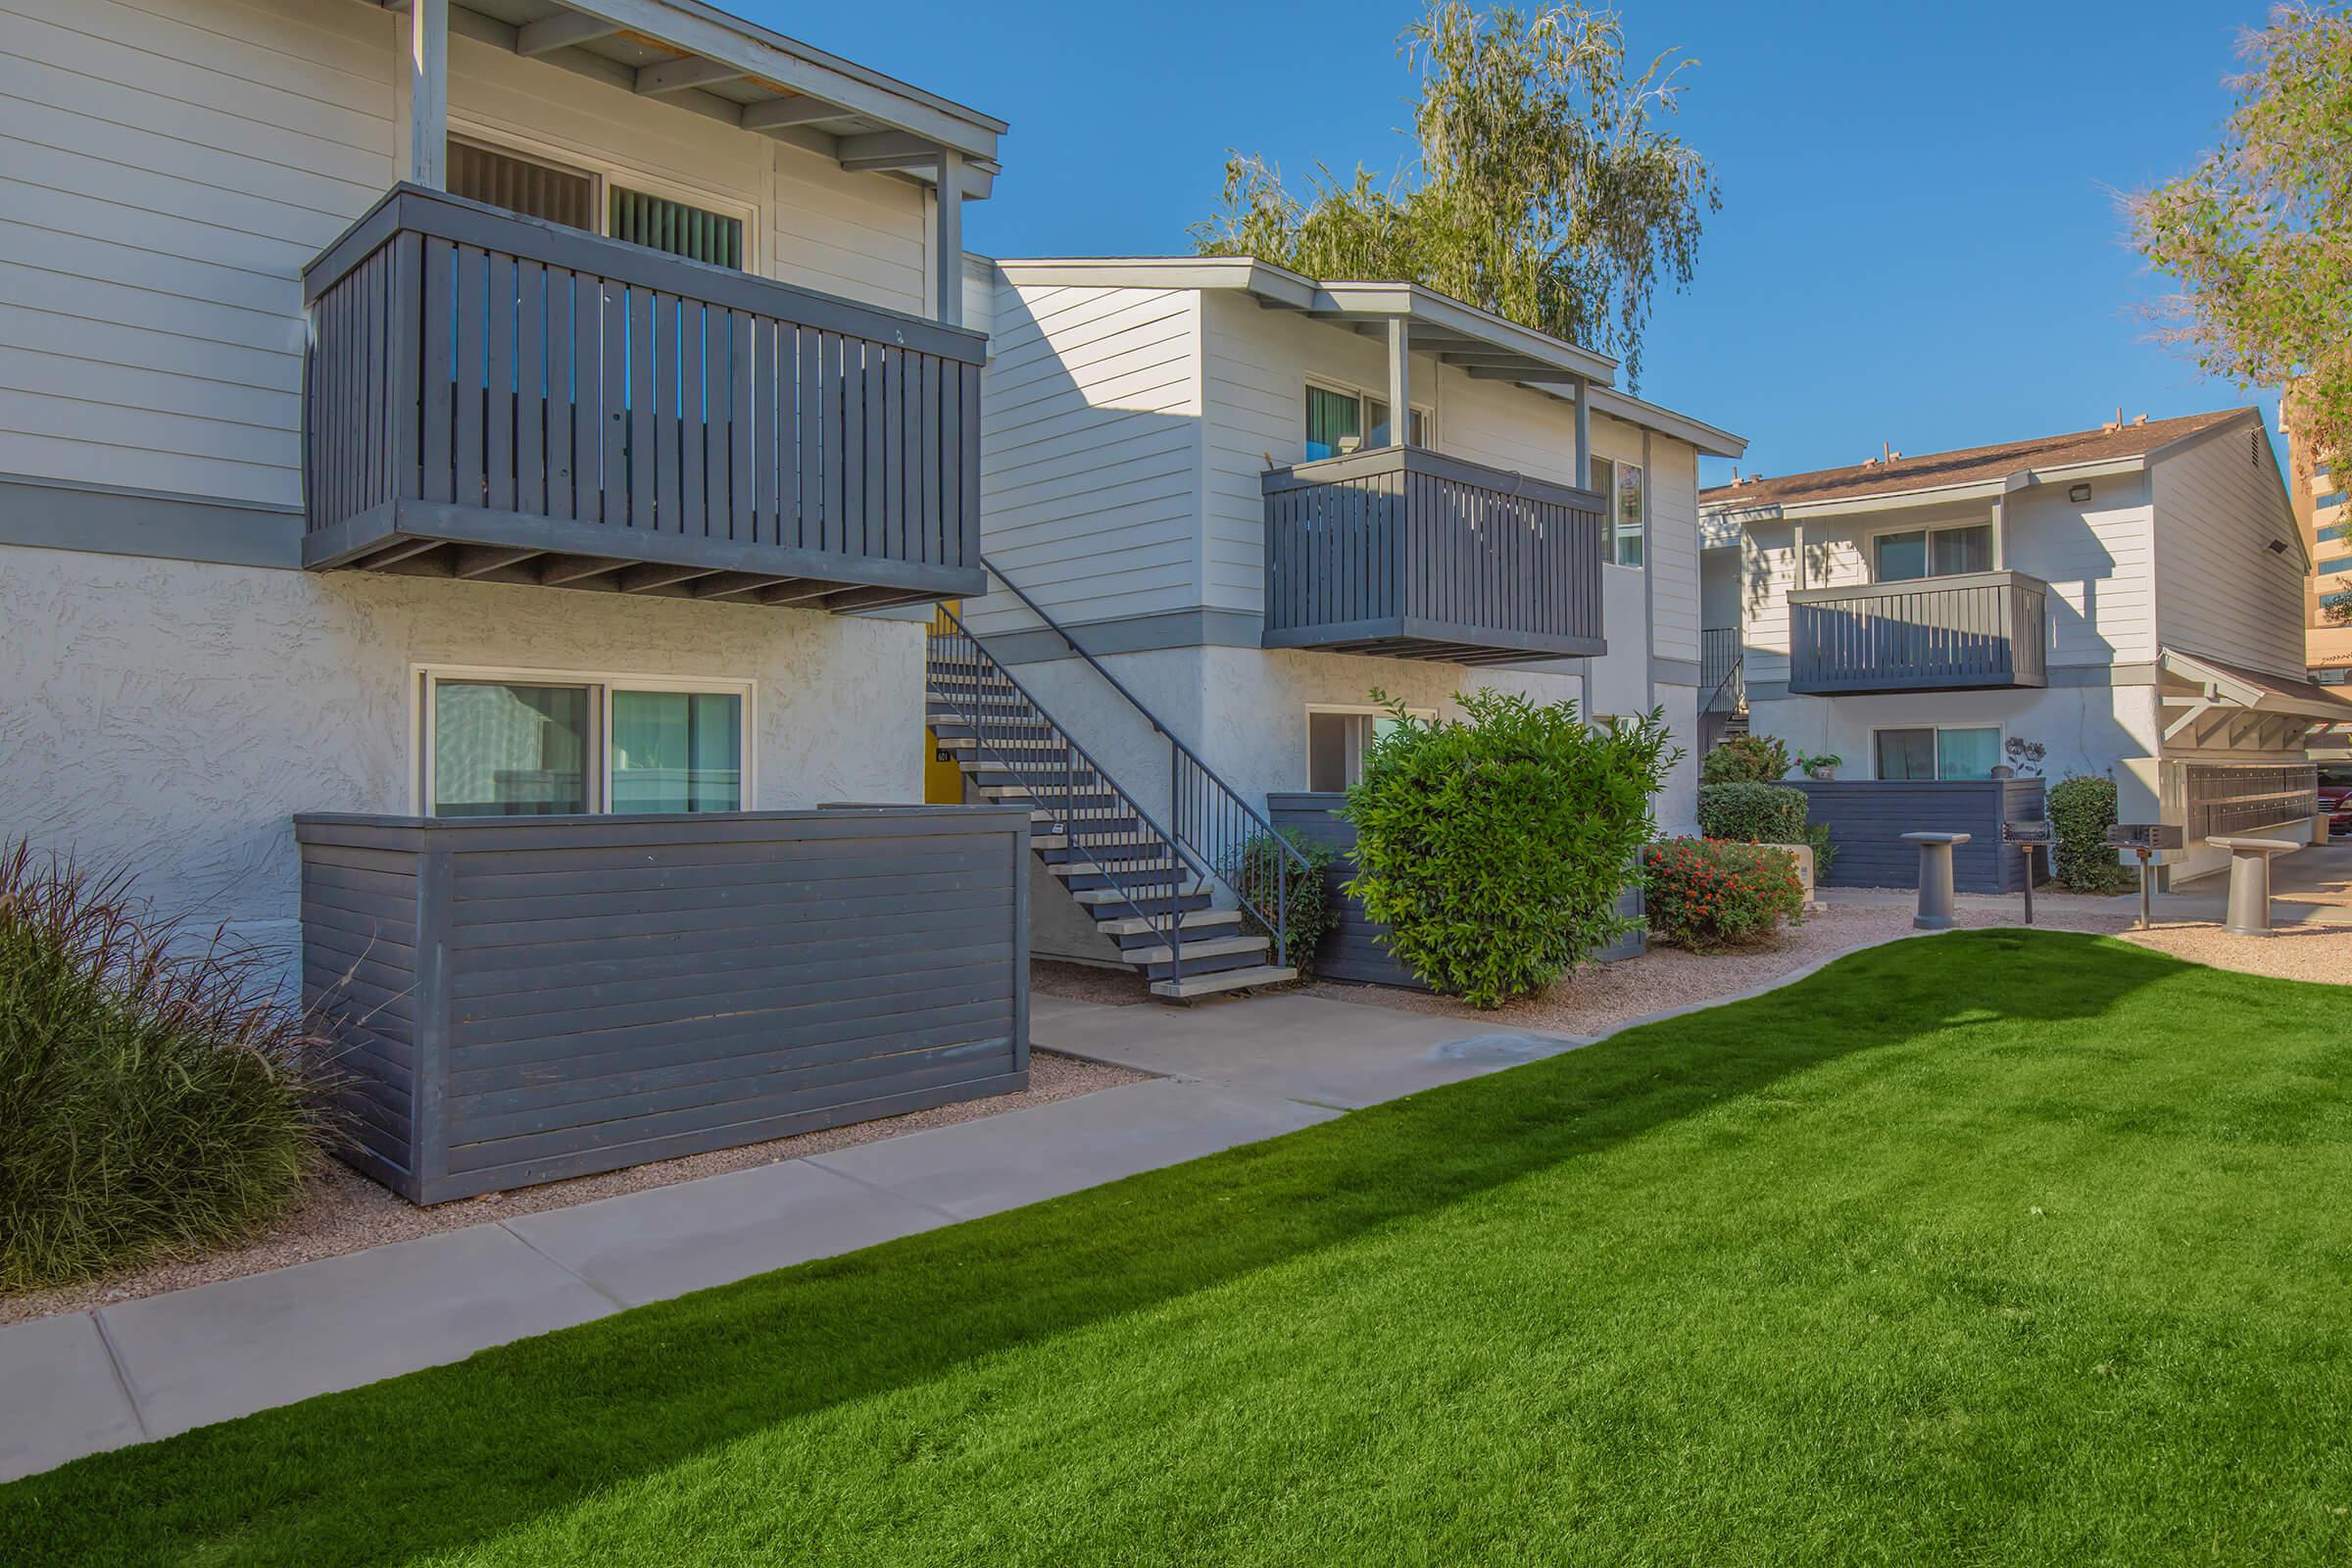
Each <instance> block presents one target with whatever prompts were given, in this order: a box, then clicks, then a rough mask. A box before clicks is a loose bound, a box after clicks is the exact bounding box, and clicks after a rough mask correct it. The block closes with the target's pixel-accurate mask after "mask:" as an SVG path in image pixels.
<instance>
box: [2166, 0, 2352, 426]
mask: <svg viewBox="0 0 2352 1568" xmlns="http://www.w3.org/2000/svg"><path fill="white" fill-rule="evenodd" d="M2240 47H2241V52H2242V54H2243V56H2244V58H2245V61H2246V65H2247V70H2246V72H2245V73H2244V74H2243V75H2240V76H2237V77H2234V78H2232V79H2231V80H2230V83H2229V85H2230V86H2231V87H2232V88H2233V89H2234V90H2235V92H2236V94H2237V101H2236V104H2235V106H2234V107H2233V108H2232V110H2231V112H2230V115H2229V120H2228V121H2227V122H2226V123H2224V125H2223V128H2222V142H2221V145H2220V146H2219V147H2217V148H2215V149H2214V150H2212V151H2211V152H2208V153H2206V154H2205V156H2204V157H2203V158H2202V159H2201V160H2200V161H2199V162H2198V164H2197V167H2196V168H2195V169H2194V170H2193V171H2191V172H2189V173H2187V174H2184V175H2182V176H2181V177H2180V178H2179V179H2176V180H2173V181H2171V182H2170V183H2168V184H2163V185H2159V186H2157V187H2156V188H2155V189H2153V190H2149V191H2143V192H2141V193H2140V194H2138V195H2137V196H2134V197H2132V198H2131V201H2130V203H2129V212H2130V215H2131V225H2132V232H2133V238H2134V239H2135V241H2136V242H2137V244H2138V247H2139V251H2140V254H2141V255H2143V256H2145V257H2146V258H2147V259H2148V261H2149V262H2150V263H2151V264H2152V265H2153V266H2154V267H2155V268H2156V269H2157V270H2159V271H2162V272H2166V273H2169V274H2170V275H2171V276H2172V277H2174V278H2175V279H2177V280H2178V281H2179V282H2180V292H2179V293H2177V294H2174V295H2172V296H2170V297H2169V298H2167V299H2166V300H2165V301H2164V302H2163V304H2162V308H2161V309H2162V316H2163V320H2164V324H2163V326H2162V327H2161V328H2160V333H2161V335H2162V336H2163V337H2164V338H2166V339H2167V340H2168V341H2171V342H2173V343H2176V344H2178V345H2180V347H2182V348H2183V349H2185V350H2186V351H2187V352H2188V353H2190V354H2191V355H2192V356H2193V357H2194V358H2195V360H2196V362H2197V364H2198V365H2199V366H2200V367H2201V368H2204V369H2205V370H2207V371H2209V372H2211V373H2214V374H2217V375H2225V376H2228V377H2229V378H2230V379H2231V380H2233V381H2236V382H2237V383H2238V384H2240V385H2241V386H2249V387H2281V388H2291V391H2290V393H2289V397H2290V407H2291V410H2292V417H2294V419H2295V421H2296V423H2297V426H2298V428H2299V429H2300V430H2301V431H2302V433H2303V434H2304V435H2305V436H2306V437H2307V438H2308V439H2309V440H2310V441H2311V443H2312V445H2313V447H2314V449H2315V450H2316V452H2317V454H2318V457H2319V461H2321V462H2323V463H2330V464H2342V463H2344V462H2345V461H2346V460H2347V459H2352V7H2347V6H2345V5H2342V4H2332V5H2313V4H2292V5H2281V6H2278V7H2277V8H2275V9H2274V10H2273V11H2272V12H2271V15H2270V22H2269V25H2267V26H2265V27H2263V28H2262V29H2260V30H2259V31H2249V32H2247V33H2246V34H2245V35H2244V37H2243V39H2242V42H2241V45H2240Z"/></svg>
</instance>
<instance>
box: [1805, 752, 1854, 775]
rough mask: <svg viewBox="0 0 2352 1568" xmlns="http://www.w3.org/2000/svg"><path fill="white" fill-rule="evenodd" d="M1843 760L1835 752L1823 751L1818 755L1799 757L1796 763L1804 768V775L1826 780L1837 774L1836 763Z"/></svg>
mask: <svg viewBox="0 0 2352 1568" xmlns="http://www.w3.org/2000/svg"><path fill="white" fill-rule="evenodd" d="M1844 760H1845V759H1844V758H1842V757H1839V756H1838V754H1837V753H1835V752H1825V753H1823V754H1822V755H1820V756H1818V757H1816V756H1805V757H1800V758H1798V759H1797V760H1796V765H1797V766H1799V767H1801V768H1803V769H1804V770H1805V777H1807V778H1810V779H1820V780H1824V781H1827V780H1829V779H1834V778H1836V777H1837V776H1838V763H1840V762H1842V761H1844Z"/></svg>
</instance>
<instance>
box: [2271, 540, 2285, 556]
mask: <svg viewBox="0 0 2352 1568" xmlns="http://www.w3.org/2000/svg"><path fill="white" fill-rule="evenodd" d="M2271 554H2272V555H2274V556H2283V555H2285V554H2286V541H2285V540H2283V539H2274V540H2272V541H2271Z"/></svg>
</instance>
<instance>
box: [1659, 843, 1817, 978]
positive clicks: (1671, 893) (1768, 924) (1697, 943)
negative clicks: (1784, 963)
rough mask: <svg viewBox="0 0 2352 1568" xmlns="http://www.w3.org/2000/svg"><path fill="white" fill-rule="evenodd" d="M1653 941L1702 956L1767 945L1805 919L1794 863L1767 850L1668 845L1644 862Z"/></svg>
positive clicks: (1757, 846)
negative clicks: (1775, 935) (1778, 933)
mask: <svg viewBox="0 0 2352 1568" xmlns="http://www.w3.org/2000/svg"><path fill="white" fill-rule="evenodd" d="M1642 901H1643V903H1644V904H1645V905H1646V907H1647V908H1648V911H1649V929H1650V933H1651V934H1652V935H1653V936H1655V937H1657V938H1658V939H1659V940H1660V941H1662V942H1671V943H1674V944H1676V945H1677V946H1680V947H1686V948H1689V949H1691V951H1693V952H1696V953H1716V952H1721V951H1722V950H1723V949H1725V948H1734V947H1740V946H1744V945H1747V944H1750V943H1756V942H1762V941H1764V940H1766V939H1767V938H1769V937H1771V936H1772V935H1773V933H1775V932H1776V931H1778V930H1779V929H1780V927H1781V922H1782V921H1784V920H1786V921H1789V923H1791V924H1793V923H1795V922H1796V921H1799V920H1802V919H1803V918H1804V913H1805V891H1804V883H1803V882H1802V881H1801V880H1800V879H1799V878H1798V876H1797V873H1796V857H1795V856H1793V855H1791V854H1789V852H1788V851H1787V850H1783V849H1776V848H1774V847H1773V846H1771V845H1769V844H1729V843H1724V842H1722V841H1719V840H1716V839H1667V840H1665V841H1664V842H1662V843H1658V844H1653V845H1651V846H1650V847H1649V848H1648V849H1647V850H1645V851H1644V852H1643V853H1642Z"/></svg>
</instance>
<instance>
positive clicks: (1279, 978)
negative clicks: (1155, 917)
mask: <svg viewBox="0 0 2352 1568" xmlns="http://www.w3.org/2000/svg"><path fill="white" fill-rule="evenodd" d="M1298 978H1299V971H1298V970H1296V969H1292V968H1288V967H1284V966H1281V965H1277V964H1271V963H1265V964H1259V965H1258V966H1256V967H1255V968H1251V969H1221V970H1219V971H1218V972H1217V973H1215V974H1201V975H1187V976H1185V977H1184V978H1183V979H1182V980H1154V981H1152V995H1153V996H1155V997H1161V998H1165V999H1166V1000H1167V1001H1169V1002H1190V1001H1192V1000H1193V999H1194V998H1196V997H1213V996H1215V995H1216V994H1217V993H1218V992H1220V991H1245V990H1248V989H1249V988H1250V987H1251V986H1278V985H1282V984H1284V983H1286V982H1288V981H1292V980H1296V979H1298Z"/></svg>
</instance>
